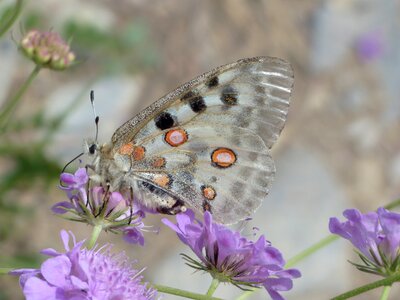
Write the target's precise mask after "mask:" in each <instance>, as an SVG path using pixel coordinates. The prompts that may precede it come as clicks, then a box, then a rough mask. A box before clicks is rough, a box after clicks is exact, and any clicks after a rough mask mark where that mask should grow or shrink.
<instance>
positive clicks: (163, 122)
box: [154, 112, 175, 130]
mask: <svg viewBox="0 0 400 300" xmlns="http://www.w3.org/2000/svg"><path fill="white" fill-rule="evenodd" d="M154 122H155V123H156V126H157V128H158V129H161V130H164V129H168V128H171V127H174V125H175V120H174V118H173V116H172V115H171V114H170V113H168V112H162V113H161V114H159V115H158V116H157V117H156V118H155V119H154Z"/></svg>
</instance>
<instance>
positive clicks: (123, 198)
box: [52, 168, 145, 246]
mask: <svg viewBox="0 0 400 300" xmlns="http://www.w3.org/2000/svg"><path fill="white" fill-rule="evenodd" d="M60 182H61V184H62V185H61V189H62V190H64V191H65V192H66V194H67V197H68V198H69V201H62V202H58V203H56V204H55V205H53V207H52V211H53V212H54V213H56V214H59V215H67V216H66V217H65V218H67V219H70V220H74V221H79V222H84V223H87V224H90V225H93V226H96V225H101V226H102V229H103V230H111V231H112V232H120V233H122V234H123V236H124V240H125V241H127V242H129V243H132V244H139V245H142V246H143V245H144V237H143V234H142V230H144V228H145V226H144V224H143V222H142V220H143V218H144V217H145V214H144V213H143V211H141V210H140V209H138V208H137V207H136V206H135V205H134V203H133V199H130V197H129V196H127V195H122V194H121V193H119V192H109V191H106V190H105V189H104V188H103V187H101V186H93V187H92V186H91V184H90V182H89V176H88V174H87V172H86V169H85V168H80V169H78V170H77V171H76V172H75V174H69V173H62V174H61V176H60ZM67 213H68V214H67ZM69 215H72V218H71V217H69Z"/></svg>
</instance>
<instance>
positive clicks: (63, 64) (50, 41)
mask: <svg viewBox="0 0 400 300" xmlns="http://www.w3.org/2000/svg"><path fill="white" fill-rule="evenodd" d="M20 46H21V49H22V51H23V52H24V53H25V55H26V56H27V57H28V58H30V59H32V60H33V61H34V62H35V63H36V64H37V65H39V66H41V67H43V68H49V69H52V70H64V69H65V68H68V67H69V66H70V65H71V64H72V63H73V62H74V61H75V54H74V53H73V52H72V51H71V50H70V48H69V45H68V44H67V43H66V42H65V41H64V40H63V39H62V38H61V36H60V35H59V34H58V33H56V32H40V31H38V30H31V31H29V32H28V33H27V34H26V35H25V36H24V37H23V39H22V41H21V44H20Z"/></svg>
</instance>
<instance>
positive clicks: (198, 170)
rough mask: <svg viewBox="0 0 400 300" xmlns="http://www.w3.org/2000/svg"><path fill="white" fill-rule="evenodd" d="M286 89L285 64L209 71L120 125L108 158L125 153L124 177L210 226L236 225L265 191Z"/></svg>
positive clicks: (248, 63) (263, 61)
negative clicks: (205, 216)
mask: <svg viewBox="0 0 400 300" xmlns="http://www.w3.org/2000/svg"><path fill="white" fill-rule="evenodd" d="M292 84H293V74H292V70H291V68H290V65H289V64H288V63H286V62H285V61H283V60H280V59H276V58H269V57H257V58H251V59H244V60H239V61H238V62H236V63H233V64H229V65H225V66H222V67H219V68H216V69H214V70H212V71H210V72H208V73H205V74H203V75H201V76H199V77H197V78H195V79H194V80H192V81H190V82H188V83H186V84H185V85H183V86H181V87H180V88H178V89H176V90H175V91H173V92H172V93H170V94H167V95H166V96H164V97H163V98H161V99H159V100H158V101H156V102H155V103H154V104H152V105H151V106H149V107H148V108H146V109H145V110H144V111H142V112H141V113H139V114H138V115H137V116H136V117H134V118H133V119H131V120H129V121H128V122H126V123H125V124H124V125H122V126H121V127H120V128H119V129H118V130H117V131H116V132H115V133H114V135H113V138H112V142H113V146H114V149H115V151H114V152H115V155H116V156H119V157H122V158H121V159H127V156H129V165H130V167H129V169H128V172H131V173H132V176H135V177H136V178H141V180H143V182H147V183H146V184H147V185H148V184H150V185H152V186H153V188H157V189H160V190H161V191H162V193H166V194H168V195H169V196H171V197H172V198H173V199H178V200H179V201H182V202H184V203H187V204H189V205H190V206H192V207H193V208H195V209H196V210H200V211H205V210H209V211H211V213H213V214H214V217H215V219H216V220H217V221H220V222H222V223H234V222H237V221H239V220H241V219H244V218H246V217H248V216H249V215H250V214H251V213H252V212H254V211H255V209H257V207H258V206H259V205H260V203H261V201H262V200H263V198H265V196H266V195H267V193H268V190H269V185H270V183H271V181H272V180H273V177H274V173H275V167H274V163H273V160H272V158H271V156H270V150H269V149H270V147H271V146H272V145H273V144H274V142H275V141H276V140H277V138H278V136H279V134H280V132H281V130H282V128H283V126H284V123H285V121H286V116H287V112H288V107H289V97H290V92H291V87H292ZM146 184H145V185H144V186H146ZM151 188H152V187H150V189H151ZM160 193H161V192H160Z"/></svg>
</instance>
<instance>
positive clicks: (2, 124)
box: [0, 65, 41, 133]
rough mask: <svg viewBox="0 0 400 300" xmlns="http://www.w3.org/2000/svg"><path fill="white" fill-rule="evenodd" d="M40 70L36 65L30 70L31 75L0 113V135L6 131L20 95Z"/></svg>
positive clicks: (20, 97)
mask: <svg viewBox="0 0 400 300" xmlns="http://www.w3.org/2000/svg"><path fill="white" fill-rule="evenodd" d="M40 70H41V67H40V66H38V65H36V66H35V68H34V69H33V70H32V72H31V74H30V75H29V77H28V78H27V79H26V80H25V82H24V83H23V84H22V86H21V87H20V88H19V90H18V91H17V93H16V94H15V95H14V97H12V98H11V99H10V100H9V101H8V102H6V103H5V105H4V107H3V109H2V111H1V112H0V133H3V132H4V130H5V129H6V126H7V123H8V119H9V118H10V116H11V114H12V112H13V111H14V109H15V108H16V106H17V105H18V103H19V102H20V101H21V99H22V95H23V94H24V93H25V92H26V90H27V89H28V87H29V86H30V85H31V84H32V81H33V80H34V79H35V77H36V76H37V75H38V74H39V71H40Z"/></svg>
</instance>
